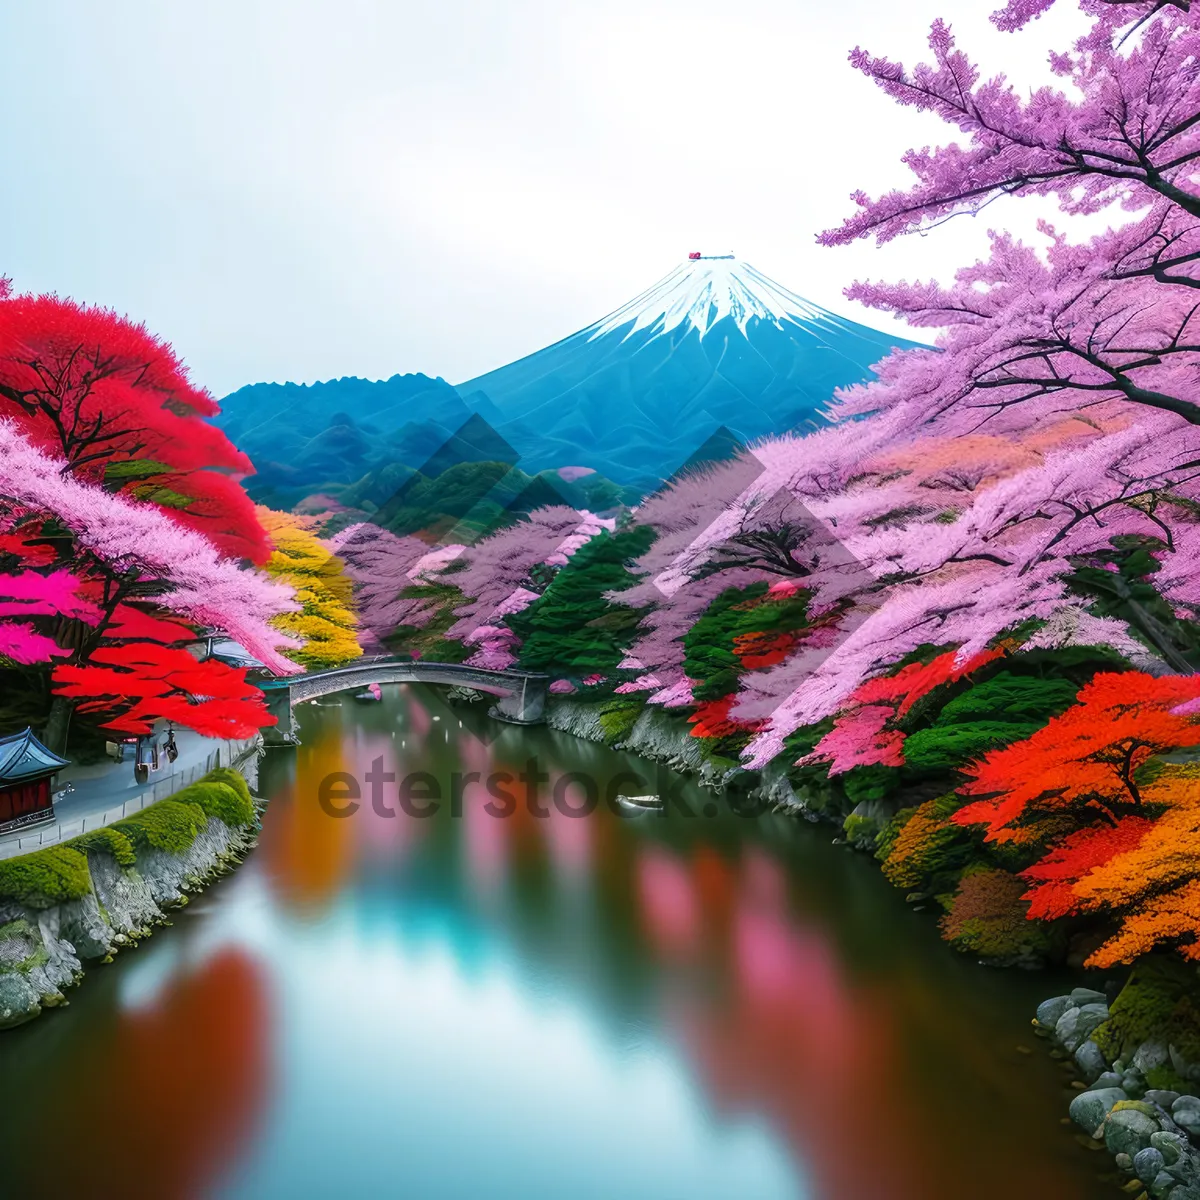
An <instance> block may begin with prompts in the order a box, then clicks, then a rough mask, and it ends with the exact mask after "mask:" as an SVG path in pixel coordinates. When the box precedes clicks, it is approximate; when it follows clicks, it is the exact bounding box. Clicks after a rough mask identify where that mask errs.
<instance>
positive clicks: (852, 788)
mask: <svg viewBox="0 0 1200 1200" xmlns="http://www.w3.org/2000/svg"><path fill="white" fill-rule="evenodd" d="M841 780H842V790H843V791H844V792H845V793H846V799H847V800H849V801H850V803H851V804H853V805H859V804H862V803H863V801H864V800H886V799H887V798H888V796H890V795H891V794H892V793H893V792H894V791H895V790H896V789H897V788H898V787H899V786H900V772H899V771H895V770H893V769H892V768H891V767H880V766H870V767H854V768H852V769H851V770H849V771H847V772H846V773H845V774H844V775H843V776H842V777H841Z"/></svg>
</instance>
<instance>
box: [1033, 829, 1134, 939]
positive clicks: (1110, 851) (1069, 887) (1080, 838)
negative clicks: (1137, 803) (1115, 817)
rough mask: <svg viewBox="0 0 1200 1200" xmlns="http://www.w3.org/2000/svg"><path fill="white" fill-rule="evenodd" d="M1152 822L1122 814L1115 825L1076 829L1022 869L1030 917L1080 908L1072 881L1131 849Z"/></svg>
mask: <svg viewBox="0 0 1200 1200" xmlns="http://www.w3.org/2000/svg"><path fill="white" fill-rule="evenodd" d="M1153 825H1154V822H1153V821H1148V820H1146V818H1145V817H1123V818H1122V819H1121V820H1120V821H1118V822H1117V824H1116V825H1115V826H1114V825H1099V826H1096V825H1093V826H1090V827H1088V828H1086V829H1077V830H1076V831H1075V832H1074V833H1072V834H1071V835H1070V836H1069V837H1066V838H1064V839H1063V840H1062V841H1061V842H1059V843H1058V845H1057V846H1055V847H1054V849H1053V850H1051V852H1050V853H1049V854H1047V855H1046V857H1045V858H1043V859H1042V860H1041V861H1040V862H1038V863H1035V864H1034V865H1033V866H1032V867H1029V868H1028V869H1027V870H1024V871H1022V872H1021V878H1022V879H1027V880H1030V881H1031V882H1032V883H1033V884H1034V886H1033V887H1032V888H1030V889H1029V891H1028V892H1026V893H1025V899H1026V900H1028V901H1029V915H1030V917H1038V918H1040V919H1042V920H1051V919H1053V918H1054V917H1065V916H1068V915H1069V914H1071V913H1073V912H1078V911H1079V906H1080V902H1079V897H1078V896H1077V895H1076V894H1075V891H1074V885H1075V883H1076V882H1077V881H1078V880H1080V879H1082V878H1083V876H1084V875H1086V874H1087V873H1088V872H1089V871H1090V870H1091V869H1092V868H1093V867H1098V866H1101V865H1102V864H1104V863H1106V862H1108V861H1109V859H1111V858H1112V857H1113V856H1114V855H1117V854H1121V853H1122V852H1123V851H1125V850H1132V849H1133V848H1134V847H1135V846H1136V845H1138V843H1139V842H1140V841H1141V840H1142V837H1143V835H1144V834H1145V833H1146V832H1147V831H1148V830H1149V829H1150V828H1152V826H1153Z"/></svg>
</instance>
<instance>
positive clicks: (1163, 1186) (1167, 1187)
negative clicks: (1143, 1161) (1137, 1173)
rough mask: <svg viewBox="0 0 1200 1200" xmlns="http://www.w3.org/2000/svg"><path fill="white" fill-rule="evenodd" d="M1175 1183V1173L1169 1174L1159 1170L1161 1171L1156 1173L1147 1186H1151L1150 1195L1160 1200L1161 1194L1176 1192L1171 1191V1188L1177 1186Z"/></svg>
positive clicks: (1155, 1199)
mask: <svg viewBox="0 0 1200 1200" xmlns="http://www.w3.org/2000/svg"><path fill="white" fill-rule="evenodd" d="M1175 1183H1176V1180H1175V1177H1174V1176H1173V1175H1168V1174H1167V1172H1166V1171H1159V1173H1158V1174H1157V1175H1155V1177H1154V1178H1153V1179H1152V1180H1150V1182H1149V1184H1148V1185H1147V1186H1148V1187H1149V1189H1150V1195H1151V1196H1153V1197H1154V1200H1159V1198H1160V1197H1161V1196H1166V1195H1168V1194H1170V1195H1175V1194H1176V1193H1174V1192H1172V1191H1171V1189H1172V1188H1173V1187H1175Z"/></svg>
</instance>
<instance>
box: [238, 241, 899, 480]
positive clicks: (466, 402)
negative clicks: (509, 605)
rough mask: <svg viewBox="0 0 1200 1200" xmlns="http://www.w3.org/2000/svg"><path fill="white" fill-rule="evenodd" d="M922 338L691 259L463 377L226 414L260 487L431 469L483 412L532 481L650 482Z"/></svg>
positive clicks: (295, 395) (246, 391) (275, 390)
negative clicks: (558, 332) (591, 477)
mask: <svg viewBox="0 0 1200 1200" xmlns="http://www.w3.org/2000/svg"><path fill="white" fill-rule="evenodd" d="M914 344H915V343H912V342H906V341H904V340H903V339H900V338H896V337H894V336H892V335H890V334H885V333H880V332H879V331H877V330H874V329H870V328H868V327H866V326H864V325H859V324H856V323H855V322H853V321H847V320H845V319H844V318H842V317H838V316H835V315H834V314H833V313H831V312H828V311H827V310H826V309H823V308H821V307H820V306H819V305H816V304H813V303H812V302H810V301H808V300H805V299H803V298H802V297H800V296H797V295H796V294H795V293H793V292H790V291H788V290H787V288H785V287H783V286H781V285H780V284H778V283H775V282H773V281H772V280H771V279H768V278H767V276H765V275H763V274H762V273H761V272H759V271H758V270H756V269H755V268H754V267H752V266H750V264H749V263H746V262H742V261H740V260H739V259H736V258H734V257H733V256H732V255H720V256H710V257H704V256H697V255H692V256H690V257H689V258H688V259H687V260H685V261H684V262H683V263H681V264H680V265H679V266H677V267H676V268H675V269H674V270H672V271H671V272H670V273H669V274H668V275H666V276H665V277H664V278H663V279H661V280H659V282H658V283H656V284H655V285H654V286H653V287H651V288H649V289H648V290H647V291H645V292H643V293H642V294H641V295H640V296H638V297H636V298H635V299H633V300H631V301H630V302H629V303H628V304H625V305H623V306H622V307H621V308H618V309H617V310H616V311H615V312H612V313H610V314H609V315H608V316H606V317H603V318H601V319H600V320H599V321H597V322H595V323H594V324H592V325H589V326H588V327H587V328H586V329H581V330H580V331H579V332H578V333H575V334H572V335H571V336H570V337H568V338H564V339H563V340H562V341H559V342H555V343H554V344H553V345H551V346H547V347H546V348H545V349H544V350H539V351H537V352H536V353H535V354H530V355H527V356H526V357H525V358H521V359H518V360H516V361H515V362H512V363H509V364H508V365H507V366H503V367H500V368H498V369H497V370H494V371H490V372H488V373H487V374H486V375H481V376H479V377H478V378H476V379H471V380H469V381H467V382H466V383H462V384H458V385H457V386H456V387H452V386H451V385H450V384H448V383H447V382H446V381H445V380H443V379H440V378H438V379H431V378H429V377H427V376H424V375H405V376H394V377H393V378H391V379H389V380H386V381H380V382H377V383H376V382H371V381H368V380H363V379H354V378H346V379H338V380H331V381H329V382H328V383H320V384H314V385H312V386H311V387H309V386H305V385H297V384H291V383H288V384H266V383H260V384H252V385H249V386H248V387H244V388H241V389H239V390H238V391H236V392H234V393H233V394H232V395H230V396H227V397H225V399H224V400H223V401H222V402H221V405H222V409H223V415H222V417H221V418H220V421H219V423H220V424H221V425H222V426H223V427H224V428H225V429H226V431H227V432H228V433H229V435H230V436H231V437H232V438H233V439H234V440H235V441H236V442H237V443H238V445H239V446H240V447H241V449H243V450H245V451H246V452H247V453H248V454H249V455H250V457H251V458H252V459H253V460H254V462H255V464H256V466H257V467H258V469H259V473H260V478H259V481H258V487H259V488H260V489H261V488H264V487H268V485H269V488H270V489H287V488H295V489H299V490H300V492H303V491H304V489H306V488H307V489H309V490H313V489H316V488H319V487H322V486H324V485H325V484H328V483H333V484H337V483H341V484H349V483H353V482H354V481H355V480H358V479H360V478H361V477H363V476H364V475H365V474H366V473H368V472H376V473H377V472H379V471H380V470H381V469H382V468H384V467H385V466H387V465H388V464H393V463H399V464H403V465H405V466H406V467H409V468H416V467H420V466H421V465H422V464H423V463H424V462H425V461H426V460H427V458H428V456H429V455H431V454H434V453H435V452H436V451H437V449H438V447H439V446H441V445H443V444H445V443H446V442H447V441H448V440H452V439H454V437H455V434H456V432H457V431H458V430H459V429H460V428H461V427H462V426H463V423H464V422H465V421H467V420H468V419H473V420H474V421H475V422H478V421H479V420H480V419H482V420H483V421H485V422H486V423H487V424H488V425H490V426H491V428H492V430H493V431H495V433H497V434H499V435H500V439H501V441H502V443H506V444H507V445H508V446H509V447H511V454H510V455H506V458H508V460H509V461H515V462H516V463H517V465H519V467H520V468H521V469H522V470H523V471H525V472H527V473H528V474H530V475H533V474H535V473H537V472H539V471H545V470H548V469H556V468H563V467H587V468H592V469H593V470H595V471H596V472H598V473H599V474H600V475H602V476H607V477H608V478H609V479H612V480H615V481H617V482H618V483H619V484H622V485H633V486H634V487H636V488H637V489H639V490H641V489H645V488H648V487H651V486H654V485H655V484H657V483H658V482H659V481H661V480H662V479H665V478H667V477H668V476H670V475H671V474H672V473H673V472H674V471H675V470H676V469H677V468H679V467H680V466H681V465H682V464H684V463H686V462H688V461H689V460H693V461H694V460H695V455H696V453H697V451H700V450H701V449H702V448H711V446H712V445H714V444H716V442H719V441H721V440H722V439H724V440H725V442H726V443H732V442H734V441H736V440H738V439H740V440H741V441H747V440H749V439H752V438H756V437H761V436H763V435H766V434H771V433H782V432H785V431H788V430H804V429H810V428H813V427H815V426H816V425H818V424H820V422H821V420H822V418H821V415H820V412H821V409H822V408H823V407H824V406H825V405H826V404H827V403H828V402H829V400H830V398H831V396H832V394H833V390H834V388H836V387H839V386H843V385H845V384H850V383H855V382H857V381H859V380H863V379H866V378H868V377H869V376H870V368H871V366H872V364H873V363H876V362H878V361H879V360H880V359H881V358H883V357H884V356H885V355H886V354H887V353H888V351H889V350H891V349H892V348H893V347H897V346H900V347H903V346H911V345H914ZM714 437H715V439H716V441H714Z"/></svg>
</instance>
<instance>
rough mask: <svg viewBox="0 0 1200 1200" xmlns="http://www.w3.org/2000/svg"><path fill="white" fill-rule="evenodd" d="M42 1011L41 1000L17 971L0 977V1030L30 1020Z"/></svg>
mask: <svg viewBox="0 0 1200 1200" xmlns="http://www.w3.org/2000/svg"><path fill="white" fill-rule="evenodd" d="M41 1011H42V1004H41V999H40V997H39V996H38V993H37V992H35V991H34V990H33V988H32V987H31V986H30V983H29V980H28V979H26V978H25V976H24V975H22V974H21V973H20V972H19V971H9V972H6V973H5V974H3V975H0V1029H11V1028H12V1027H13V1026H14V1025H21V1024H24V1022H26V1021H30V1020H32V1019H33V1018H34V1017H36V1016H37V1015H38V1013H40V1012H41Z"/></svg>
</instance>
